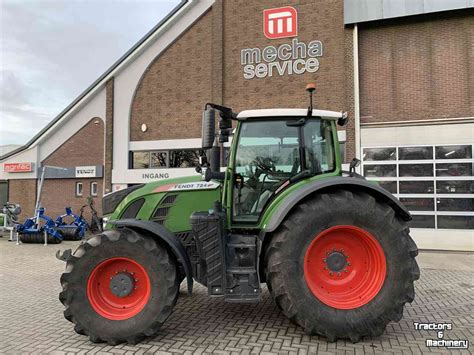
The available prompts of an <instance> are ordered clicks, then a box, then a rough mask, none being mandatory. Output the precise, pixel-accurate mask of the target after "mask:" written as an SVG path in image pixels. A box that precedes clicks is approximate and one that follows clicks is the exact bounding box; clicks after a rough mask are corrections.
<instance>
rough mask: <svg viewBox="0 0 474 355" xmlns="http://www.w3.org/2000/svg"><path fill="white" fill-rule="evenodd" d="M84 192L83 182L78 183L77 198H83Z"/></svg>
mask: <svg viewBox="0 0 474 355" xmlns="http://www.w3.org/2000/svg"><path fill="white" fill-rule="evenodd" d="M83 192H84V186H83V184H82V182H76V196H77V197H82V195H83Z"/></svg>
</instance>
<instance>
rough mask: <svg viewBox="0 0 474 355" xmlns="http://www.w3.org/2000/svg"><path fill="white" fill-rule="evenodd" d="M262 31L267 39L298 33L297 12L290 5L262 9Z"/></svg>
mask: <svg viewBox="0 0 474 355" xmlns="http://www.w3.org/2000/svg"><path fill="white" fill-rule="evenodd" d="M263 33H264V34H265V37H267V38H269V39H276V38H286V37H295V36H297V35H298V14H297V13H296V9H295V8H294V7H291V6H286V7H278V8H275V9H269V10H263Z"/></svg>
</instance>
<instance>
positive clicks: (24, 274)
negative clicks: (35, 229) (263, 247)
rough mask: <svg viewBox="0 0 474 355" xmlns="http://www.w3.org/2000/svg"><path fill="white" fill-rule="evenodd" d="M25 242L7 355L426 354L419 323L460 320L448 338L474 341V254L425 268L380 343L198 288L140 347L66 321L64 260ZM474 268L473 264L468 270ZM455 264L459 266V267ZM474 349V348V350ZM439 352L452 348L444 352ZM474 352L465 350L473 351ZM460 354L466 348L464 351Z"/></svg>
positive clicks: (3, 313)
mask: <svg viewBox="0 0 474 355" xmlns="http://www.w3.org/2000/svg"><path fill="white" fill-rule="evenodd" d="M74 245H75V243H74V242H64V243H62V244H61V245H60V246H57V245H50V246H48V247H43V246H42V245H31V244H30V245H20V246H16V245H15V244H14V243H9V242H7V238H6V237H3V238H0V353H2V354H3V353H12V354H13V353H15V354H16V353H31V352H34V353H57V354H62V353H117V354H123V353H127V354H129V353H130V354H131V353H155V352H156V353H189V354H191V353H222V354H232V353H247V354H249V353H281V354H286V353H291V354H306V353H316V352H318V353H337V354H363V353H369V354H372V353H408V354H410V353H414V354H419V353H424V352H428V351H432V350H431V349H429V348H427V347H426V346H425V339H427V338H429V339H436V332H435V331H420V330H414V326H413V322H452V323H453V328H454V329H453V330H451V331H449V332H447V333H446V335H445V339H467V340H469V341H470V343H471V344H473V343H474V317H473V314H474V279H473V276H472V275H473V272H472V271H473V269H474V262H473V261H474V256H473V255H472V254H471V255H466V254H451V255H452V256H451V257H450V258H447V259H448V260H449V259H451V260H464V261H463V262H461V264H462V265H463V266H464V267H465V270H455V269H456V268H457V267H456V264H454V267H450V265H451V264H449V263H446V256H439V255H438V257H440V259H439V260H442V261H443V262H444V263H445V264H444V266H443V267H444V268H445V269H444V270H435V269H430V268H422V275H421V280H420V281H419V282H417V284H416V291H417V297H416V300H415V301H414V303H413V304H411V305H409V306H407V308H406V310H405V315H404V318H403V319H402V321H401V322H400V323H398V324H390V325H389V326H388V328H387V331H386V333H385V334H384V335H382V336H381V337H380V338H376V339H364V341H362V342H360V343H357V344H351V343H350V342H346V341H338V342H336V343H328V342H326V340H325V339H324V338H320V337H318V336H311V337H310V336H307V335H305V334H304V333H303V332H302V331H301V329H300V328H298V327H296V326H294V325H293V324H291V323H290V322H289V321H288V320H287V319H286V318H285V317H284V316H283V315H282V314H281V313H280V312H279V311H278V309H277V308H276V306H275V305H274V303H273V302H272V299H271V298H270V296H269V294H268V292H266V291H265V293H264V297H263V302H261V303H259V304H257V305H251V306H242V305H238V304H225V303H224V302H222V301H221V300H219V299H210V298H208V297H207V294H206V290H205V289H204V288H203V287H199V286H197V287H196V288H195V293H194V294H193V295H192V296H188V295H187V294H186V293H185V292H184V288H182V290H181V294H180V298H179V300H178V304H177V306H176V308H175V311H174V313H173V315H172V316H171V317H170V318H169V319H168V321H167V323H166V324H165V326H164V327H163V328H162V331H161V333H160V334H159V335H158V336H157V337H155V338H153V339H149V340H147V341H146V342H143V343H141V344H138V345H136V346H130V345H119V346H115V347H112V346H107V345H100V344H99V345H97V344H93V343H91V342H89V341H88V339H87V338H86V337H85V336H81V335H78V334H76V333H75V332H74V331H73V328H72V325H71V323H69V322H68V321H66V320H65V319H64V318H63V316H62V311H63V307H62V305H61V304H60V302H59V301H58V293H59V290H60V285H59V275H60V274H61V272H62V271H63V269H64V265H65V264H64V263H63V262H61V261H59V260H56V259H55V257H54V253H55V251H56V250H57V249H58V248H62V249H66V248H70V247H73V246H74ZM436 258H437V254H433V253H430V254H428V253H426V254H422V255H421V257H420V261H421V263H420V264H421V266H422V267H423V265H428V266H430V265H440V263H438V262H436V260H437V259H436ZM466 265H470V266H466ZM451 266H452V265H451ZM471 349H472V345H471ZM437 352H439V353H446V352H447V351H446V350H445V349H444V350H438V351H437ZM468 352H469V350H467V351H464V353H468ZM458 353H459V351H458Z"/></svg>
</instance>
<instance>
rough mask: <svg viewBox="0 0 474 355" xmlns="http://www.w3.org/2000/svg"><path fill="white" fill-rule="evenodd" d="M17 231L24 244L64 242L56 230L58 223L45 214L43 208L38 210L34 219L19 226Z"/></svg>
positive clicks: (28, 219) (29, 219)
mask: <svg viewBox="0 0 474 355" xmlns="http://www.w3.org/2000/svg"><path fill="white" fill-rule="evenodd" d="M16 230H17V232H18V235H19V238H20V241H21V242H22V243H49V244H58V243H61V242H62V240H63V236H62V235H61V233H60V232H58V231H57V230H56V223H54V221H53V220H52V219H51V218H50V217H48V216H46V215H45V214H44V208H43V207H40V208H39V209H38V211H37V213H36V215H35V216H34V217H31V218H27V219H26V220H25V222H24V223H23V224H17V226H16Z"/></svg>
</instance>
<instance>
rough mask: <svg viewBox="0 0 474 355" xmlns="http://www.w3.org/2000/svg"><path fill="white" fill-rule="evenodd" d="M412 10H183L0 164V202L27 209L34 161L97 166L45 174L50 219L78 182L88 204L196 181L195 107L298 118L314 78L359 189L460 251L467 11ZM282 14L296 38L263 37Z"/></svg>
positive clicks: (297, 6) (464, 216)
mask: <svg viewBox="0 0 474 355" xmlns="http://www.w3.org/2000/svg"><path fill="white" fill-rule="evenodd" d="M419 2H420V1H418V0H414V1H413V3H412V4H411V5H410V6H408V5H404V6H400V5H399V3H397V2H396V1H391V0H388V1H382V0H376V1H372V2H370V5H369V2H368V1H366V0H357V1H348V0H345V1H344V0H324V1H323V0H319V1H310V0H304V1H298V2H288V1H284V0H275V1H264V0H258V1H227V0H189V1H182V2H181V3H180V4H179V5H178V6H177V7H176V8H175V9H174V10H173V11H172V13H170V14H169V15H168V16H167V17H166V18H165V19H164V20H163V21H161V22H160V23H159V24H158V25H157V26H156V27H155V28H154V29H152V30H151V31H150V32H149V33H148V34H147V35H146V36H145V37H144V38H143V39H142V40H141V41H140V42H139V43H137V45H135V46H134V47H133V48H132V49H131V50H130V51H129V52H128V53H126V54H125V55H124V56H123V57H122V58H121V59H120V60H119V61H118V62H117V63H115V64H114V65H113V66H112V67H111V68H110V69H109V70H108V71H107V72H106V73H104V75H103V76H101V77H100V78H99V79H98V80H97V81H96V82H95V83H94V84H93V85H92V86H91V87H89V88H88V89H87V90H86V91H85V92H84V93H83V94H82V95H81V96H80V97H79V98H78V99H77V100H75V101H74V102H73V103H72V104H71V105H70V106H69V107H68V108H66V110H65V111H64V112H63V113H61V114H60V115H59V116H58V117H57V118H56V119H55V120H53V122H52V123H51V124H50V125H48V126H47V127H46V128H45V129H44V130H43V131H42V132H41V133H40V134H39V135H38V136H36V137H35V138H33V140H32V141H30V142H28V144H27V145H25V146H24V147H23V148H21V149H19V150H17V151H15V152H13V153H11V154H7V155H5V156H3V157H0V160H1V162H2V164H8V163H12V162H32V163H33V164H32V166H33V168H32V169H31V171H29V172H16V173H5V172H1V173H0V180H2V179H3V181H8V191H9V196H8V198H9V200H10V201H12V202H20V203H21V204H22V205H24V206H25V208H24V210H25V214H31V212H32V211H31V210H32V208H33V207H32V206H33V205H34V200H35V197H34V196H35V193H34V192H33V191H36V189H35V186H36V181H37V179H38V176H39V171H40V167H41V166H44V165H55V166H60V167H65V168H68V169H74V168H77V167H90V166H96V167H97V170H96V175H95V176H94V177H92V178H81V179H79V178H77V177H75V176H71V175H70V172H67V173H64V174H63V176H61V173H60V172H56V173H54V174H53V173H51V174H52V175H51V176H50V177H49V178H48V179H46V183H45V186H44V196H45V197H44V198H43V201H42V202H43V205H44V206H45V207H46V208H47V211H48V212H50V213H49V214H51V215H55V214H56V213H57V214H59V213H60V212H61V211H62V209H63V208H64V205H65V204H66V203H67V204H70V205H72V206H73V207H74V208H76V209H77V208H79V207H80V201H81V199H80V198H77V197H76V196H75V192H76V183H77V182H80V181H82V182H83V184H84V185H83V186H84V190H83V194H85V195H87V194H89V193H90V191H89V189H90V187H89V185H90V183H91V182H95V181H96V182H97V183H98V190H99V193H98V194H99V196H98V198H97V204H98V206H99V207H100V202H99V201H100V198H99V197H100V195H103V194H105V193H109V192H112V191H114V190H117V189H121V188H123V187H126V186H128V185H130V184H136V183H143V182H147V181H150V180H152V179H157V178H158V179H161V178H167V177H176V176H185V175H190V174H195V172H194V168H192V165H193V164H195V160H192V159H191V160H190V161H189V162H187V164H186V165H185V166H180V165H176V162H175V159H174V156H175V155H176V154H178V153H179V152H182V151H183V150H186V151H189V152H190V153H192V154H190V156H191V157H192V156H193V154H194V156H197V154H198V153H199V147H200V136H201V114H202V109H203V107H204V104H205V103H207V102H215V103H218V104H224V105H226V106H229V107H232V108H233V110H234V111H241V110H244V109H250V108H256V109H258V108H294V107H303V108H304V107H306V106H307V96H306V94H305V93H304V91H303V90H304V87H305V85H306V84H307V83H308V82H315V83H316V85H317V92H316V96H315V102H316V106H317V107H318V108H321V109H327V110H334V111H348V113H349V116H350V117H351V120H350V121H349V123H348V124H347V125H346V126H345V127H343V128H342V129H340V131H339V140H340V142H341V148H342V151H343V155H344V157H343V158H344V161H345V163H348V162H349V161H350V160H351V159H352V158H353V157H358V158H360V159H361V160H362V165H361V168H360V171H361V172H362V173H363V174H364V175H366V177H367V178H368V179H371V180H375V181H378V182H379V183H380V184H381V185H382V186H384V187H385V188H387V189H389V190H390V191H391V192H392V193H394V194H395V195H396V196H397V197H399V198H400V199H401V200H402V201H403V202H404V203H405V204H406V205H407V206H409V208H410V210H411V211H412V213H413V215H414V216H415V218H414V222H413V225H412V228H413V230H414V232H413V234H414V237H415V239H416V240H417V242H418V244H419V245H420V246H421V247H422V248H423V247H424V248H435V249H436V248H442V249H456V250H458V249H463V250H464V249H473V248H474V246H473V242H472V238H473V235H472V229H473V228H474V208H473V205H474V178H473V169H474V167H473V155H472V154H473V144H472V143H473V142H474V64H473V63H474V58H473V55H474V54H473V53H474V48H473V42H472V38H474V21H473V18H474V13H473V9H472V5H471V3H469V1H466V4H465V5H463V4H460V5H459V4H458V3H462V1H459V2H456V4H454V3H453V2H451V3H450V2H449V1H446V2H444V1H441V2H439V1H438V2H437V3H436V6H434V5H433V4H434V2H433V1H432V0H426V1H425V3H426V4H425V6H424V7H423V6H421V7H420V6H418V5H417V4H418V3H419ZM420 3H422V1H421V2H420ZM430 4H431V5H430ZM285 6H292V7H293V9H294V10H295V12H296V14H297V28H296V30H297V33H295V34H294V35H291V36H288V37H285V38H278V39H269V38H268V36H266V35H265V33H264V32H265V31H264V30H263V27H264V21H265V17H264V16H263V13H264V11H265V10H267V9H274V8H279V7H285ZM275 23H276V22H275ZM312 45H315V46H317V50H315V52H314V53H313V54H314V56H311V55H310V54H309V52H308V49H309V48H310V46H312ZM269 47H273V48H274V49H271V48H270V49H268V48H269ZM315 48H316V47H315ZM273 51H275V55H274V56H273V55H272V53H273ZM257 52H258V53H259V54H257ZM265 53H266V54H265ZM277 54H278V56H280V57H285V58H283V59H282V58H280V57H278V56H277ZM287 54H288V57H286V55H287ZM259 55H260V56H261V57H258V56H259ZM265 55H267V57H264V56H265ZM254 56H256V57H254ZM308 60H311V61H310V64H309V66H308V64H305V63H309V62H308ZM298 61H299V62H298ZM285 62H288V63H287V64H285ZM295 62H298V63H297V64H296V66H294V65H293V64H294V63H295ZM260 64H261V65H260ZM248 65H250V66H251V67H249V66H248ZM259 65H260V66H259ZM311 65H313V67H311ZM257 67H258V68H260V69H259V70H261V73H260V74H261V77H258V75H256V74H255V73H257ZM289 67H290V68H289ZM249 68H250V69H249ZM252 68H254V69H255V72H253V74H252V75H253V76H252V77H251V78H249V76H248V71H249V70H251V69H252ZM278 68H279V69H278ZM271 70H273V71H271ZM279 70H280V72H279ZM260 74H259V75H260ZM96 122H98V123H96ZM68 174H69V175H68ZM25 184H28V187H26V186H24V185H25ZM22 190H28V193H23V191H22ZM446 233H448V234H449V235H450V236H452V237H453V238H454V239H451V240H455V242H449V243H448V242H444V241H443V240H444V237H443V236H446V235H447V234H446ZM450 243H451V244H450Z"/></svg>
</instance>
